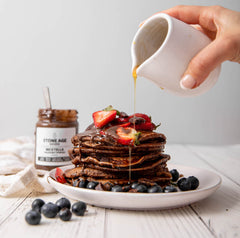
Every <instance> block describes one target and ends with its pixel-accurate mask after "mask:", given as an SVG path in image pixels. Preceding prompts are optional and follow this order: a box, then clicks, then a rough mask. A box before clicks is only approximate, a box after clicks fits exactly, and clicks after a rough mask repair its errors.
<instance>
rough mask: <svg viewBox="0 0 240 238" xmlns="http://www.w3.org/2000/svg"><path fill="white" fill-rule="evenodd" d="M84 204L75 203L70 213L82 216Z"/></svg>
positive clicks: (84, 209) (84, 208)
mask: <svg viewBox="0 0 240 238" xmlns="http://www.w3.org/2000/svg"><path fill="white" fill-rule="evenodd" d="M86 208H87V206H86V203H85V202H81V201H79V202H75V203H74V204H73V205H72V212H73V213H74V214H75V215H77V216H83V215H84V213H85V211H86Z"/></svg>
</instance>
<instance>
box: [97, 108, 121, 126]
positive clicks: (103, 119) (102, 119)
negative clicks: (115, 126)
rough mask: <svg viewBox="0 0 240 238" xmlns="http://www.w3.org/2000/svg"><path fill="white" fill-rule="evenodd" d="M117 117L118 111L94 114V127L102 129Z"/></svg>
mask: <svg viewBox="0 0 240 238" xmlns="http://www.w3.org/2000/svg"><path fill="white" fill-rule="evenodd" d="M116 115H117V111H116V110H111V111H97V112H94V113H93V114H92V117H93V121H94V125H95V127H97V128H102V127H103V126H105V125H107V124H108V123H109V122H110V121H112V120H114V119H115V117H116Z"/></svg>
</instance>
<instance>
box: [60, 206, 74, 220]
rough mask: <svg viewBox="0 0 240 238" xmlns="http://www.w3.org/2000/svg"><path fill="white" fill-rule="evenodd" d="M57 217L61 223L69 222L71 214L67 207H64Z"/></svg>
mask: <svg viewBox="0 0 240 238" xmlns="http://www.w3.org/2000/svg"><path fill="white" fill-rule="evenodd" d="M59 217H60V219H61V220H63V221H70V219H71V217H72V213H71V211H70V210H69V209H68V208H67V207H64V208H62V209H61V210H60V212H59Z"/></svg>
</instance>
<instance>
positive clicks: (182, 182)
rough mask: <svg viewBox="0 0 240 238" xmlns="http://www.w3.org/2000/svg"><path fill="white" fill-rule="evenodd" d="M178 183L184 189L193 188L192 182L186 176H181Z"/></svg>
mask: <svg viewBox="0 0 240 238" xmlns="http://www.w3.org/2000/svg"><path fill="white" fill-rule="evenodd" d="M177 185H178V187H179V189H180V190H182V191H188V190H190V189H191V183H190V181H189V180H188V179H186V178H181V179H180V180H178V182H177Z"/></svg>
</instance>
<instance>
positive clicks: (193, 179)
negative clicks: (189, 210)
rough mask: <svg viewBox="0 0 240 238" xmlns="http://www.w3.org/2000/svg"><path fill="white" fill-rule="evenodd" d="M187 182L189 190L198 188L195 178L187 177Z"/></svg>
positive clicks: (197, 181)
mask: <svg viewBox="0 0 240 238" xmlns="http://www.w3.org/2000/svg"><path fill="white" fill-rule="evenodd" d="M187 180H188V181H189V182H190V184H191V190H195V189H196V188H197V187H198V186H199V180H198V179H197V178H196V177H195V176H189V177H188V178H187Z"/></svg>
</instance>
